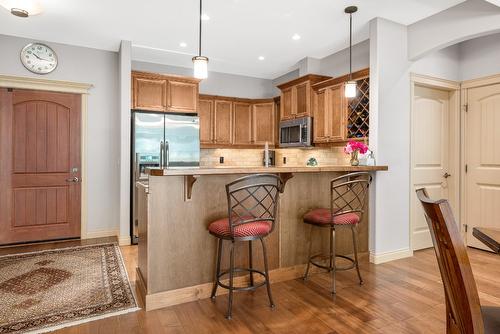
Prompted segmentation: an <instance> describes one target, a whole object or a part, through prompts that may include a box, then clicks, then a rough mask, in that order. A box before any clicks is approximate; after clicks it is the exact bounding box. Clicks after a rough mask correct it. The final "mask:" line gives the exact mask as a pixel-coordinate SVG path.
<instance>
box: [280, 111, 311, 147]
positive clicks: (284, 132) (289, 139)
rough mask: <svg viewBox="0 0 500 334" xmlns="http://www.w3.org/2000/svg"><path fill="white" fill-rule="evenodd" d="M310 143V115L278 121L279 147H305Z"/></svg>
mask: <svg viewBox="0 0 500 334" xmlns="http://www.w3.org/2000/svg"><path fill="white" fill-rule="evenodd" d="M311 145H312V119H311V117H302V118H297V119H291V120H288V121H282V122H280V147H307V146H311Z"/></svg>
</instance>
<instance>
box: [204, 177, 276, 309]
mask: <svg viewBox="0 0 500 334" xmlns="http://www.w3.org/2000/svg"><path fill="white" fill-rule="evenodd" d="M282 189H283V182H282V180H281V179H280V178H279V177H278V176H276V175H273V174H255V175H249V176H245V177H242V178H239V179H237V180H235V181H233V182H231V183H229V184H227V185H226V193H227V203H228V217H227V218H223V219H219V220H217V221H214V222H212V223H211V224H210V225H209V226H208V231H209V232H210V234H212V235H213V236H215V237H216V238H217V239H218V247H217V261H216V270H215V279H214V285H213V289H212V295H211V298H212V300H215V294H216V292H217V287H219V286H221V287H223V288H225V289H228V290H229V303H228V309H227V315H226V318H228V319H231V317H232V305H233V291H239V290H245V291H249V290H255V289H257V288H258V287H261V286H263V285H266V287H267V294H268V297H269V303H270V306H271V308H274V302H273V298H272V295H271V286H270V282H269V268H268V261H267V250H266V244H265V241H264V238H265V237H266V236H267V235H269V234H270V233H271V232H272V231H273V230H274V226H275V223H276V209H277V203H278V199H279V193H280V191H281V190H282ZM257 239H258V240H260V242H261V244H262V252H263V258H264V271H263V272H262V271H259V270H256V269H254V268H253V261H252V241H254V240H257ZM224 240H227V241H230V242H231V250H230V261H229V263H230V264H229V269H228V270H225V271H223V272H221V268H220V267H221V258H222V246H223V241H224ZM242 241H248V256H249V267H250V268H235V267H234V255H235V249H234V246H235V242H242ZM236 272H248V273H249V274H250V282H249V285H247V286H243V287H235V286H234V284H233V283H234V274H235V273H236ZM254 273H255V274H260V275H261V276H263V277H264V281H263V282H260V283H257V284H255V282H254V277H253V275H254ZM224 275H229V285H226V284H224V283H222V282H221V277H222V276H224Z"/></svg>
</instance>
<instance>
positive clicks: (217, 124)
mask: <svg viewBox="0 0 500 334" xmlns="http://www.w3.org/2000/svg"><path fill="white" fill-rule="evenodd" d="M214 143H216V144H232V143H233V103H232V102H231V101H224V100H215V102H214Z"/></svg>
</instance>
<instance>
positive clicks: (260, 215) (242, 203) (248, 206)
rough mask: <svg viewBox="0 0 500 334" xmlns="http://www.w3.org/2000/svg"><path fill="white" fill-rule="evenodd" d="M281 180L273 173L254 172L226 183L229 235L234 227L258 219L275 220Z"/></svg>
mask: <svg viewBox="0 0 500 334" xmlns="http://www.w3.org/2000/svg"><path fill="white" fill-rule="evenodd" d="M282 188H283V181H282V180H281V178H279V177H278V176H276V175H274V174H254V175H249V176H244V177H241V178H239V179H237V180H235V181H233V182H231V183H229V184H227V185H226V193H227V203H228V209H229V215H228V217H229V225H230V228H231V235H232V236H234V227H235V226H238V225H243V224H248V223H252V222H258V221H267V222H271V223H272V227H271V231H272V230H274V226H275V222H276V211H277V207H278V200H279V194H280V191H281V190H282Z"/></svg>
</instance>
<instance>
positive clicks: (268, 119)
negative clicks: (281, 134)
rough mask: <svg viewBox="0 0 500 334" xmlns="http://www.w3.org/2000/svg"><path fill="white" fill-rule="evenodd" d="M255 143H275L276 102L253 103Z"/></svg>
mask: <svg viewBox="0 0 500 334" xmlns="http://www.w3.org/2000/svg"><path fill="white" fill-rule="evenodd" d="M252 119H253V143H254V144H256V145H264V144H265V143H266V142H267V143H269V145H273V144H274V141H275V138H276V135H275V133H276V122H275V119H276V114H275V103H274V101H273V102H267V103H256V104H254V105H253V114H252Z"/></svg>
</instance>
